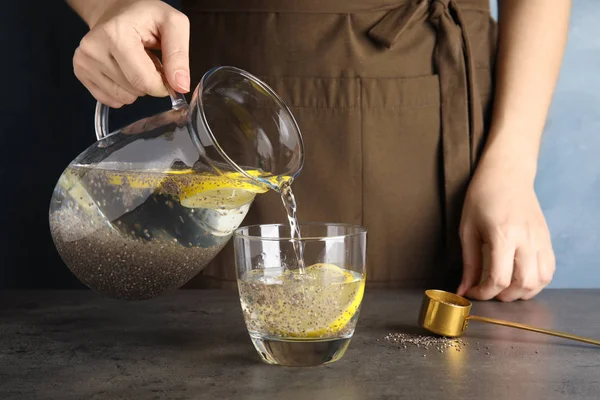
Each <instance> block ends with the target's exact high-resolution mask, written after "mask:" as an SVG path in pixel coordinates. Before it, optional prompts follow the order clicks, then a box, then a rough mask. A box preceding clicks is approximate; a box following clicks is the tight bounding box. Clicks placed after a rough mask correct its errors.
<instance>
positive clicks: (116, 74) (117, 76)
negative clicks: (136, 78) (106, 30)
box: [101, 54, 146, 97]
mask: <svg viewBox="0 0 600 400" xmlns="http://www.w3.org/2000/svg"><path fill="white" fill-rule="evenodd" d="M101 70H102V72H103V73H104V75H106V76H107V77H108V78H110V79H111V80H112V81H114V82H115V83H116V84H117V85H119V86H120V87H122V88H123V89H125V90H126V91H128V92H129V93H131V94H133V95H135V96H136V97H143V96H145V95H146V93H144V92H142V91H141V90H138V89H136V88H135V87H133V85H132V84H131V83H129V81H128V80H127V77H126V76H125V74H124V73H123V71H122V70H121V68H120V67H119V64H118V63H117V60H115V58H114V57H113V56H112V55H111V54H108V57H107V59H106V60H105V61H104V62H103V63H102V67H101Z"/></svg>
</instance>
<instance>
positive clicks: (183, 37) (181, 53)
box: [159, 10, 190, 93]
mask: <svg viewBox="0 0 600 400" xmlns="http://www.w3.org/2000/svg"><path fill="white" fill-rule="evenodd" d="M159 31H160V42H161V52H162V62H163V67H164V73H165V76H166V78H167V81H168V82H169V85H171V87H172V88H173V89H174V90H175V91H177V92H179V93H187V92H189V91H190V60H189V47H190V22H189V20H188V18H187V17H186V16H185V15H184V14H182V13H180V12H179V11H177V10H172V12H171V13H169V14H168V15H167V16H166V17H165V18H164V20H163V22H162V23H161V25H160V26H159Z"/></svg>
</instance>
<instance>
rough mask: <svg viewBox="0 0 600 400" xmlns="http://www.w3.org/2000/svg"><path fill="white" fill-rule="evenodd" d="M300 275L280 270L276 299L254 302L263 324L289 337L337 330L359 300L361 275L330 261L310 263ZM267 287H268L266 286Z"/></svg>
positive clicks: (329, 333)
mask: <svg viewBox="0 0 600 400" xmlns="http://www.w3.org/2000/svg"><path fill="white" fill-rule="evenodd" d="M305 272H306V273H304V274H302V273H300V272H299V271H298V270H290V271H287V272H286V273H284V274H283V275H282V276H281V279H280V280H279V282H280V284H278V285H272V286H276V287H277V289H275V288H273V289H272V290H277V292H272V293H271V295H277V296H278V297H279V299H278V300H277V301H276V302H275V303H274V304H273V302H271V304H269V305H261V304H256V305H254V306H255V307H257V311H259V312H258V313H257V314H256V315H257V317H258V318H261V319H262V324H263V326H265V327H267V329H268V330H269V331H271V332H272V333H273V334H276V335H278V336H282V337H289V338H311V339H315V338H326V337H332V336H335V335H336V334H338V333H340V332H341V331H342V330H343V329H344V328H345V327H346V325H348V323H349V322H350V320H351V319H352V317H353V316H354V315H355V314H356V313H357V312H358V309H359V307H360V304H361V302H362V298H363V294H364V289H365V279H364V275H362V274H358V273H355V272H351V271H348V270H345V269H342V268H340V267H338V266H336V265H333V264H314V265H311V266H309V267H307V268H306V270H305ZM267 290H268V289H267Z"/></svg>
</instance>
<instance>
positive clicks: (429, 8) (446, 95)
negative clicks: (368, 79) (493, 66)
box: [368, 0, 483, 272]
mask: <svg viewBox="0 0 600 400" xmlns="http://www.w3.org/2000/svg"><path fill="white" fill-rule="evenodd" d="M427 14H428V15H427ZM423 18H427V19H428V20H429V22H430V23H431V24H432V25H433V27H434V28H435V30H436V32H437V43H436V48H435V51H434V55H433V62H434V66H435V69H436V72H437V74H438V75H439V79H440V100H441V102H440V104H441V110H440V121H441V133H442V135H441V139H442V157H443V173H444V175H443V177H444V214H445V216H444V219H445V225H446V245H447V251H448V253H447V257H448V260H447V261H448V263H449V268H450V270H451V271H452V272H455V271H456V269H458V268H460V264H461V262H460V261H461V252H460V248H461V246H460V238H459V235H458V228H459V225H460V218H461V214H462V207H463V202H464V197H465V194H466V190H467V186H468V184H469V181H470V178H471V176H472V173H473V170H474V167H475V159H476V149H475V138H476V137H477V136H478V135H480V133H481V132H482V131H483V112H482V107H481V101H480V99H479V93H478V91H477V87H476V81H475V69H474V62H473V56H472V54H471V45H470V43H469V38H468V37H467V35H466V32H465V29H466V25H465V23H464V19H463V18H462V15H461V12H460V9H459V7H458V6H457V4H456V0H415V1H413V2H412V3H411V4H410V5H409V6H404V7H401V8H397V9H394V10H392V11H390V12H389V13H388V14H386V16H385V17H384V18H383V19H382V20H381V21H380V22H379V23H378V24H377V25H375V26H374V27H373V28H371V30H370V31H369V33H368V34H369V36H370V37H371V38H372V39H373V40H375V41H376V42H378V43H380V44H382V45H383V46H385V47H387V48H390V47H392V45H393V44H394V42H395V41H396V40H397V39H398V38H399V37H400V35H401V34H402V33H403V32H405V30H406V28H407V27H408V25H409V24H410V23H411V22H413V21H415V20H422V19H423Z"/></svg>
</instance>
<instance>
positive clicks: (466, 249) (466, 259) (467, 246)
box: [456, 229, 483, 296]
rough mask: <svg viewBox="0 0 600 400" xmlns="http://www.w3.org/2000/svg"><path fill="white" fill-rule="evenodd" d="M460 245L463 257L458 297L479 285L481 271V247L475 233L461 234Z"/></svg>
mask: <svg viewBox="0 0 600 400" xmlns="http://www.w3.org/2000/svg"><path fill="white" fill-rule="evenodd" d="M460 239H461V244H462V255H463V276H462V280H461V282H460V285H459V286H458V289H457V291H456V294H458V295H459V296H464V295H465V293H466V292H467V291H468V290H469V289H471V288H472V287H473V286H475V285H476V284H477V283H479V278H480V277H481V271H482V256H481V247H482V245H483V243H482V241H481V238H480V236H479V235H478V234H477V233H476V231H474V230H471V229H468V230H464V231H463V232H461V237H460Z"/></svg>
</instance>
